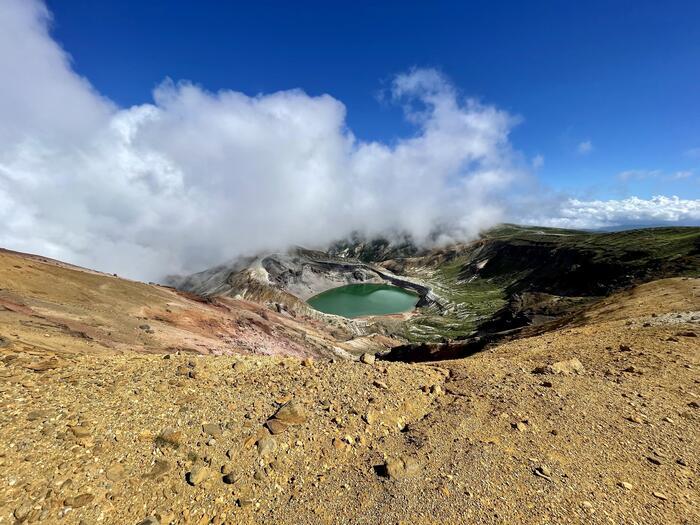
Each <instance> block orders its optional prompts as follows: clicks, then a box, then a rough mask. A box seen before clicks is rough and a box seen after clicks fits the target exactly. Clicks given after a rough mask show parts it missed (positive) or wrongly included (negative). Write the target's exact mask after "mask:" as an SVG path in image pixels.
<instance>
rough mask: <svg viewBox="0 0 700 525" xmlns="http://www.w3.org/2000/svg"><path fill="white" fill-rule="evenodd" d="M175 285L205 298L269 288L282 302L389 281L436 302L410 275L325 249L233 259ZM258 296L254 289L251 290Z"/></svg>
mask: <svg viewBox="0 0 700 525" xmlns="http://www.w3.org/2000/svg"><path fill="white" fill-rule="evenodd" d="M172 283H173V284H174V285H175V286H176V287H178V288H179V289H182V290H185V291H189V292H193V293H197V294H200V295H203V296H205V297H211V296H216V295H227V296H236V295H241V296H243V297H246V298H249V294H250V293H251V289H256V288H259V287H263V288H265V287H267V288H269V289H270V290H269V295H270V297H272V296H276V297H277V298H278V299H280V300H282V301H284V302H292V303H295V302H296V301H294V299H290V298H289V297H288V296H290V295H291V296H292V297H293V298H295V299H297V300H299V301H302V302H303V301H306V300H308V299H309V298H311V297H313V296H314V295H317V294H319V293H321V292H325V291H326V290H330V289H332V288H337V287H339V286H345V285H349V284H364V283H389V284H393V285H395V286H399V287H401V288H406V289H409V290H412V291H414V292H416V293H417V294H418V295H419V296H420V301H419V303H418V305H419V306H427V305H438V304H439V302H440V301H439V298H438V297H437V296H436V295H435V294H434V293H433V292H432V291H431V290H430V288H429V287H428V286H426V285H424V284H423V283H421V282H420V281H418V280H416V279H411V278H408V277H404V276H397V275H394V274H393V273H392V272H391V271H389V270H387V269H386V268H382V267H381V266H376V265H372V264H368V263H364V262H362V261H359V260H356V259H350V258H342V257H338V256H333V255H330V254H328V253H325V252H319V251H313V250H306V249H303V248H295V249H293V250H290V251H289V252H287V253H277V254H270V255H266V256H263V257H258V258H255V259H244V260H239V261H236V262H234V263H231V264H230V265H223V266H218V267H215V268H212V269H210V270H206V271H204V272H200V273H198V274H194V275H191V276H188V277H185V278H174V279H173V280H172ZM257 295H258V296H260V295H261V294H260V290H257Z"/></svg>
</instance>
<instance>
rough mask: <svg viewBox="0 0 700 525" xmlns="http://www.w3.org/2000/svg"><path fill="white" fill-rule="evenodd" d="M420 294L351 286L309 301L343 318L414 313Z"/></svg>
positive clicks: (375, 286) (394, 288)
mask: <svg viewBox="0 0 700 525" xmlns="http://www.w3.org/2000/svg"><path fill="white" fill-rule="evenodd" d="M418 299H419V297H418V295H417V294H415V293H412V292H409V291H407V290H404V289H403V288H399V287H397V286H390V285H388V284H350V285H348V286H340V287H338V288H333V289H331V290H328V291H325V292H323V293H320V294H318V295H315V296H313V297H312V298H311V299H309V300H308V301H307V302H308V303H309V304H310V305H311V306H312V307H313V308H315V309H316V310H319V311H320V312H323V313H326V314H335V315H342V316H343V317H350V318H352V317H362V316H364V315H386V314H398V313H400V312H406V311H408V310H412V309H413V308H414V307H415V306H416V304H417V303H418Z"/></svg>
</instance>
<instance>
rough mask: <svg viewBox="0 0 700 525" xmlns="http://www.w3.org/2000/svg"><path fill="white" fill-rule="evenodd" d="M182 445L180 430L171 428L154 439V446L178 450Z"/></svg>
mask: <svg viewBox="0 0 700 525" xmlns="http://www.w3.org/2000/svg"><path fill="white" fill-rule="evenodd" d="M182 443H183V436H182V432H181V431H180V430H174V429H172V428H166V429H164V430H163V432H161V433H160V435H159V436H158V437H157V438H156V444H158V445H161V446H163V445H166V446H171V447H174V448H178V447H179V446H180V445H182Z"/></svg>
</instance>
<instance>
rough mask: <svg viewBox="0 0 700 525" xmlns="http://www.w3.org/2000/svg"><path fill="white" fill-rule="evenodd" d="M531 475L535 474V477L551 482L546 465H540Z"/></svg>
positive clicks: (549, 472)
mask: <svg viewBox="0 0 700 525" xmlns="http://www.w3.org/2000/svg"><path fill="white" fill-rule="evenodd" d="M533 473H534V474H535V476H539V477H540V478H544V479H546V480H547V481H552V471H551V470H550V469H549V467H547V466H546V465H540V466H539V467H537V468H535V470H533Z"/></svg>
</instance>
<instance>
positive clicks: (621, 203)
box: [518, 195, 700, 229]
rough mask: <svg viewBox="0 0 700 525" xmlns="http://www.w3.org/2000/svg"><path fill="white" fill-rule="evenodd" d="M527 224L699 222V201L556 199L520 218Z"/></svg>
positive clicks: (574, 225)
mask: <svg viewBox="0 0 700 525" xmlns="http://www.w3.org/2000/svg"><path fill="white" fill-rule="evenodd" d="M518 219H519V221H520V222H522V223H525V224H538V225H542V226H554V227H559V228H590V229H595V228H604V227H610V226H630V225H635V224H639V225H650V224H659V223H674V222H681V223H687V224H691V223H692V224H695V223H698V222H700V200H692V199H681V198H679V197H676V196H673V197H665V196H661V195H658V196H655V197H652V198H651V199H640V198H639V197H629V198H626V199H619V200H588V201H586V200H579V199H571V198H562V199H559V200H553V201H551V202H549V203H546V204H544V203H543V205H542V206H541V207H540V209H539V210H538V211H536V212H531V213H529V214H527V215H523V216H521V217H519V218H518Z"/></svg>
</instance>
